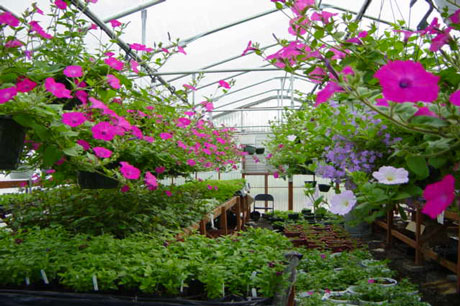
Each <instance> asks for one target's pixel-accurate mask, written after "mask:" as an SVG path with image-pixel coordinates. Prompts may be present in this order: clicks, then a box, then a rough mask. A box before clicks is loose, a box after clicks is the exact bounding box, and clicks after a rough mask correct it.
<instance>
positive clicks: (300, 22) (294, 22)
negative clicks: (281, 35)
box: [288, 16, 311, 36]
mask: <svg viewBox="0 0 460 306" xmlns="http://www.w3.org/2000/svg"><path fill="white" fill-rule="evenodd" d="M310 23H311V21H310V19H308V17H306V16H297V17H295V18H292V19H291V20H289V28H288V32H289V34H292V35H294V36H297V35H304V34H305V33H307V29H306V27H307V26H308V25H309V24H310Z"/></svg>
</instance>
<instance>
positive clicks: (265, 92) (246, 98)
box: [214, 89, 281, 110]
mask: <svg viewBox="0 0 460 306" xmlns="http://www.w3.org/2000/svg"><path fill="white" fill-rule="evenodd" d="M274 91H279V90H278V89H270V90H267V91H264V92H259V93H256V94H254V95H250V96H247V97H244V98H241V99H238V100H235V101H232V102H230V103H227V104H223V105H220V106H214V110H218V109H220V108H222V107H225V106H229V105H232V104H235V103H238V102H241V101H245V100H249V99H251V98H255V97H258V96H262V95H265V94H267V93H270V92H274ZM277 97H281V96H280V95H279V94H278V95H277Z"/></svg>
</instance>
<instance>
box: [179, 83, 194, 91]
mask: <svg viewBox="0 0 460 306" xmlns="http://www.w3.org/2000/svg"><path fill="white" fill-rule="evenodd" d="M182 86H184V87H185V88H187V89H190V90H193V91H196V87H194V86H192V85H189V84H183V85H182Z"/></svg>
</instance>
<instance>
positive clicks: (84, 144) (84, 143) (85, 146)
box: [77, 139, 91, 151]
mask: <svg viewBox="0 0 460 306" xmlns="http://www.w3.org/2000/svg"><path fill="white" fill-rule="evenodd" d="M77 144H78V145H79V146H81V147H82V148H83V151H88V150H89V149H90V148H91V147H90V145H89V143H88V142H87V141H86V140H83V139H79V140H77Z"/></svg>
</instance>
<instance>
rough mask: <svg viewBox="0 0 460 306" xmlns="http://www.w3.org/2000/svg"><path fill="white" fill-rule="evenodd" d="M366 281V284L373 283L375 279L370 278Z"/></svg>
mask: <svg viewBox="0 0 460 306" xmlns="http://www.w3.org/2000/svg"><path fill="white" fill-rule="evenodd" d="M367 283H368V284H373V283H375V279H373V278H370V279H368V280H367Z"/></svg>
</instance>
